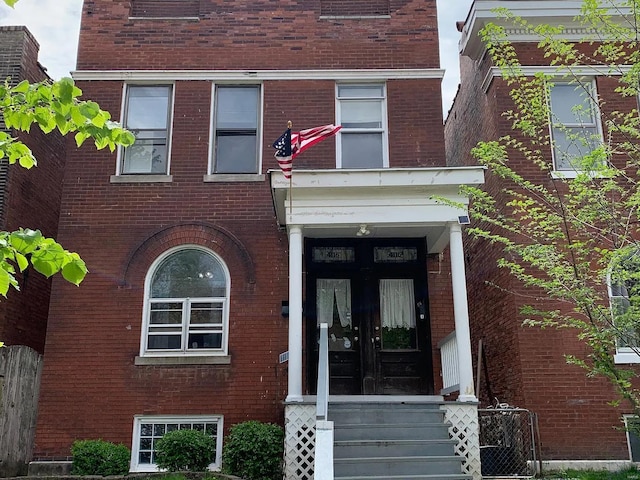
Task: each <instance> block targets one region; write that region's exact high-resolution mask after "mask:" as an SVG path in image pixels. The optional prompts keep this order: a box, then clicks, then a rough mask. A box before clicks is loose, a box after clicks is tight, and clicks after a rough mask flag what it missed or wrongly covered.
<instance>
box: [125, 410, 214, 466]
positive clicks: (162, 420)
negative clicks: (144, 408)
mask: <svg viewBox="0 0 640 480" xmlns="http://www.w3.org/2000/svg"><path fill="white" fill-rule="evenodd" d="M145 423H152V424H156V425H157V424H165V425H166V424H174V423H177V424H185V423H191V424H193V423H215V424H216V425H217V427H216V461H215V462H213V463H211V464H210V465H209V467H208V469H209V470H210V471H219V470H220V467H221V465H222V440H223V427H224V417H223V416H222V415H135V416H134V417H133V436H132V437H131V464H130V471H131V472H159V471H161V470H160V469H159V468H158V466H157V465H156V464H155V463H142V464H141V463H139V459H140V436H141V427H142V425H143V424H145ZM154 439H155V437H154Z"/></svg>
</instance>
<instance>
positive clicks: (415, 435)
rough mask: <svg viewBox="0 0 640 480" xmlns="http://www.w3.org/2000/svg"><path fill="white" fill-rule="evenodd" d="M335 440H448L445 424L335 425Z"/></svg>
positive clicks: (447, 430)
mask: <svg viewBox="0 0 640 480" xmlns="http://www.w3.org/2000/svg"><path fill="white" fill-rule="evenodd" d="M334 439H335V441H342V440H448V439H449V429H448V428H447V426H446V425H445V424H444V423H398V424H389V425H388V424H383V425H380V424H361V425H357V424H352V425H340V424H338V423H334Z"/></svg>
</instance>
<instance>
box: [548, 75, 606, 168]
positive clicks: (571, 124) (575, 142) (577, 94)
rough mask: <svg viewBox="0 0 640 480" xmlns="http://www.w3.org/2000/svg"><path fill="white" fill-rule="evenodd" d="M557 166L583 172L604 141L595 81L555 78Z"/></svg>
mask: <svg viewBox="0 0 640 480" xmlns="http://www.w3.org/2000/svg"><path fill="white" fill-rule="evenodd" d="M550 103H551V105H550V106H551V122H550V124H551V125H550V128H551V138H552V140H553V166H554V170H556V171H561V172H563V173H565V172H579V171H583V170H584V169H585V168H584V167H585V163H583V162H584V161H585V157H586V156H588V155H589V154H590V153H592V152H593V151H594V150H595V149H596V148H598V147H599V146H600V145H601V144H602V132H601V129H600V123H599V117H598V108H597V106H596V102H595V85H594V84H593V81H584V82H580V83H575V82H573V83H563V82H555V83H554V84H553V85H552V87H551V91H550Z"/></svg>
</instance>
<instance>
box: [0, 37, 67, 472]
mask: <svg viewBox="0 0 640 480" xmlns="http://www.w3.org/2000/svg"><path fill="white" fill-rule="evenodd" d="M39 48H40V47H39V45H38V42H37V41H36V40H35V38H34V37H33V36H32V35H31V33H30V32H29V31H28V30H27V29H26V28H25V27H7V26H3V27H0V78H1V79H2V82H4V81H5V80H6V81H8V83H9V85H11V86H15V85H17V84H18V83H19V82H20V81H22V80H28V81H30V82H38V81H42V80H45V79H47V78H48V76H47V74H46V70H45V69H44V68H43V67H42V65H40V64H39V63H38V50H39ZM2 122H3V120H2V118H0V128H2V129H3V130H4V131H7V130H6V127H5V125H4V123H2ZM10 134H11V135H14V136H16V137H17V138H18V139H20V140H21V141H22V142H24V143H25V144H26V145H27V146H28V147H29V148H30V149H31V150H32V152H33V153H34V155H35V157H36V158H37V159H38V166H37V168H32V169H31V170H28V171H27V170H25V169H24V168H21V167H20V166H18V165H11V166H10V165H9V164H8V162H7V161H6V160H2V161H1V162H0V229H2V230H3V231H14V230H17V229H19V228H32V229H40V230H41V231H42V233H43V234H44V235H45V236H48V237H55V236H56V234H57V231H58V217H59V214H60V198H61V194H62V178H63V168H64V160H65V143H64V142H63V139H62V137H61V136H60V135H58V134H56V133H55V132H53V133H51V134H48V135H46V137H45V135H44V134H42V132H40V130H39V129H37V128H34V129H33V130H32V132H31V133H30V134H25V133H23V132H10ZM17 278H18V281H19V284H20V291H16V290H14V289H10V291H9V294H8V297H7V298H2V300H1V301H0V341H3V342H4V343H5V344H6V345H7V347H8V348H3V349H2V350H1V351H0V432H2V435H0V476H15V475H18V474H24V473H26V470H27V468H26V466H27V463H28V462H29V460H30V459H31V455H32V453H33V438H34V433H35V421H36V414H37V403H38V386H39V380H40V371H41V367H42V355H41V354H42V353H43V351H44V344H45V336H46V330H47V314H48V310H49V297H50V293H51V280H49V279H47V278H45V277H44V276H42V275H40V274H39V273H37V272H34V271H29V270H27V271H25V273H24V274H20V273H18V274H17Z"/></svg>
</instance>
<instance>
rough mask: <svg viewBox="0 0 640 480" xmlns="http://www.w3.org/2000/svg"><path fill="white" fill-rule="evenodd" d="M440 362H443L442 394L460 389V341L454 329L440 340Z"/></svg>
mask: <svg viewBox="0 0 640 480" xmlns="http://www.w3.org/2000/svg"><path fill="white" fill-rule="evenodd" d="M438 348H439V349H440V363H441V364H442V390H441V391H440V394H441V395H447V394H449V393H451V392H455V391H458V390H460V372H459V370H458V342H457V340H456V332H455V331H453V332H451V333H450V334H449V335H447V336H446V337H444V338H443V339H442V340H440V341H439V342H438Z"/></svg>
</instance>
